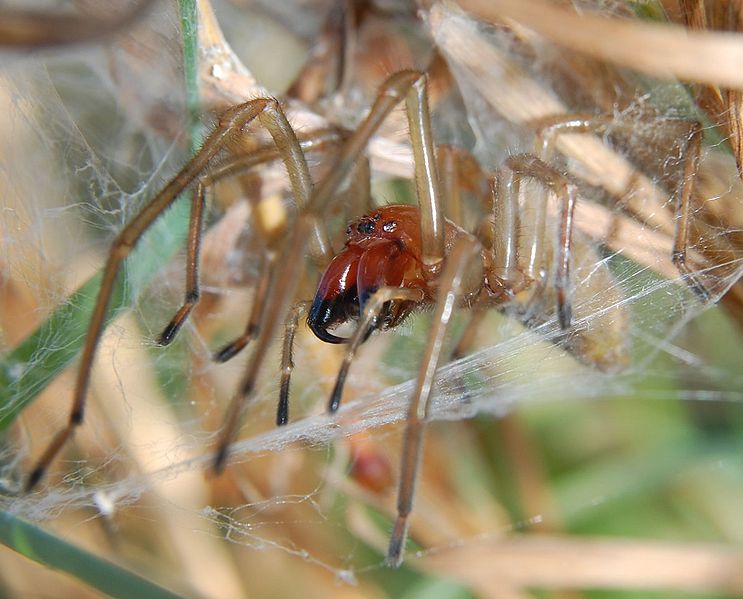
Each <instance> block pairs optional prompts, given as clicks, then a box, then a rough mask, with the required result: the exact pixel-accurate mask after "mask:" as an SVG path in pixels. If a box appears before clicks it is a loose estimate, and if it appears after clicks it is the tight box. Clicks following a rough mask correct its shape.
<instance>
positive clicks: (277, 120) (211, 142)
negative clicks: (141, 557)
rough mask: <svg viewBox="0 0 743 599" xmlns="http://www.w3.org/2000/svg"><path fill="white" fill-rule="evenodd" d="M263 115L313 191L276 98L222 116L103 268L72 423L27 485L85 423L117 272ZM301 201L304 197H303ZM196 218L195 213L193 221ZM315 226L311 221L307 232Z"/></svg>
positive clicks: (297, 183) (298, 177)
mask: <svg viewBox="0 0 743 599" xmlns="http://www.w3.org/2000/svg"><path fill="white" fill-rule="evenodd" d="M256 118H258V119H259V121H260V122H261V124H262V125H263V126H264V127H265V128H266V129H267V130H268V131H269V133H270V134H271V136H272V137H273V138H274V142H275V143H276V146H277V147H278V148H279V152H280V153H281V155H282V158H283V159H284V161H285V163H286V164H287V170H288V171H289V178H290V180H291V183H292V187H293V188H294V193H295V195H296V196H297V197H298V198H300V199H302V200H305V199H306V198H308V197H309V196H310V193H311V189H312V183H311V179H310V175H309V169H308V168H307V163H306V162H305V160H304V154H303V153H302V149H301V148H300V146H299V143H298V142H297V139H296V137H295V136H294V132H293V130H292V128H291V126H290V125H289V123H288V121H287V120H286V117H285V116H284V113H283V112H282V111H281V108H280V107H279V104H278V102H277V101H276V100H273V99H267V98H260V99H256V100H252V101H250V102H246V103H245V104H241V105H239V106H236V107H234V108H231V109H230V110H228V111H226V112H225V113H224V114H223V115H222V117H221V118H220V119H219V122H218V124H217V127H216V128H215V129H214V131H213V132H212V133H211V134H210V135H209V136H208V137H207V138H206V141H205V142H204V145H203V146H202V148H201V150H200V151H199V152H198V153H197V154H196V155H195V156H194V157H193V158H192V159H191V160H190V161H189V162H188V163H187V164H186V166H185V167H183V169H182V170H181V171H180V172H179V173H178V174H177V175H176V176H175V177H174V178H173V179H172V180H171V181H170V182H169V183H168V184H167V185H166V186H165V187H164V188H163V189H162V190H161V191H160V192H159V193H158V194H157V195H156V196H155V197H154V198H153V199H152V200H151V201H150V203H149V204H147V205H146V206H145V207H144V208H143V209H142V211H141V212H140V213H139V214H138V215H137V216H136V217H135V218H134V220H132V221H131V222H130V223H129V224H128V225H127V226H126V227H124V229H123V230H122V231H121V233H120V234H119V235H118V237H117V238H116V241H115V242H114V243H113V245H112V246H111V250H110V253H109V256H108V260H107V261H106V265H105V267H104V269H103V277H102V281H101V287H100V290H99V292H98V297H97V298H96V303H95V306H94V307H93V312H92V315H91V319H90V325H89V328H88V333H87V336H86V338H85V346H84V348H83V353H82V357H81V360H80V365H79V366H78V371H77V379H76V382H75V391H74V396H73V403H72V408H71V410H70V416H69V420H68V423H67V425H66V426H65V427H64V428H63V429H62V430H61V431H59V432H58V433H57V434H56V435H55V436H54V437H53V438H52V441H51V442H50V443H49V445H48V446H47V448H46V450H45V451H44V453H43V454H42V456H41V458H39V460H38V462H37V463H36V465H35V467H34V468H33V470H32V471H31V473H30V475H29V477H28V479H27V481H26V485H25V487H26V490H27V491H30V490H31V489H33V488H34V487H35V486H36V485H37V484H38V482H39V481H40V480H41V478H42V477H43V476H44V473H45V472H46V470H47V468H48V466H49V464H50V463H51V461H52V460H53V459H54V457H55V456H56V455H57V453H59V451H60V449H61V448H62V447H63V446H64V444H65V443H66V441H67V440H68V439H69V437H70V436H71V435H72V433H73V431H74V430H75V429H76V428H77V427H78V426H80V425H81V424H82V422H83V418H84V410H85V400H86V397H87V392H88V386H89V384H90V372H91V368H92V365H93V359H94V357H95V352H96V349H97V347H98V342H99V341H100V338H101V334H102V333H103V329H104V325H105V321H106V312H107V310H108V305H109V303H110V300H111V294H112V293H113V290H114V285H115V283H116V278H117V275H118V272H119V269H120V267H121V264H122V263H123V261H124V259H125V258H126V257H127V256H128V255H129V254H130V253H131V252H132V250H133V248H134V247H135V245H136V244H137V241H138V240H139V238H140V237H141V236H142V235H143V234H144V232H145V231H146V230H147V229H148V228H149V227H150V226H151V225H152V223H153V222H154V221H155V220H156V219H157V218H158V217H159V216H160V215H161V214H162V213H163V212H164V211H165V210H166V209H167V208H168V207H169V206H170V205H171V204H172V203H173V202H175V200H176V199H177V198H178V196H179V195H180V194H181V192H183V190H184V189H186V187H188V186H189V185H190V184H191V183H192V182H193V181H194V179H196V178H197V177H199V176H200V175H201V173H203V172H204V170H205V169H206V168H207V167H208V166H209V164H210V162H211V161H212V159H213V158H214V157H215V156H216V155H217V153H218V152H219V151H220V150H221V149H222V148H223V147H224V146H225V144H226V143H227V142H228V141H229V140H230V139H232V138H233V137H234V136H235V135H236V134H238V133H239V132H240V131H241V130H242V129H243V128H244V127H245V126H247V125H248V124H249V123H250V122H251V121H253V120H254V119H256ZM298 201H299V200H298ZM193 220H194V219H192V222H193ZM313 231H314V229H313V228H312V227H309V228H308V230H307V232H306V233H307V236H308V237H309V236H310V234H311V233H313Z"/></svg>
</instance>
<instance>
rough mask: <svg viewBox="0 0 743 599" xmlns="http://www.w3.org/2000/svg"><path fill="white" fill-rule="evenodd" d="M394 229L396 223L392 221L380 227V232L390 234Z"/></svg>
mask: <svg viewBox="0 0 743 599" xmlns="http://www.w3.org/2000/svg"><path fill="white" fill-rule="evenodd" d="M395 229H397V223H396V222H395V221H394V220H388V221H387V222H386V223H384V224H383V225H382V231H384V232H385V233H392V231H394V230H395Z"/></svg>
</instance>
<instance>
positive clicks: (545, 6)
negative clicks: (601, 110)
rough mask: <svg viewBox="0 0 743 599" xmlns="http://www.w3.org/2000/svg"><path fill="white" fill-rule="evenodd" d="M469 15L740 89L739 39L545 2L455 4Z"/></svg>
mask: <svg viewBox="0 0 743 599" xmlns="http://www.w3.org/2000/svg"><path fill="white" fill-rule="evenodd" d="M458 4H459V5H460V6H461V7H462V8H463V9H465V10H466V11H468V12H469V13H470V14H472V15H473V16H476V17H478V18H480V19H483V20H485V21H490V22H498V21H499V20H500V19H503V18H507V19H513V20H515V21H518V22H519V23H521V24H522V25H525V26H526V27H529V28H531V29H533V30H535V31H537V32H538V33H540V34H541V35H543V36H545V37H546V38H547V39H550V40H551V41H553V42H555V43H556V44H558V45H561V46H564V47H566V48H571V49H573V50H578V51H580V52H585V53H586V54H588V55H590V56H594V57H596V58H600V59H601V60H605V61H607V62H610V63H614V64H618V65H622V66H626V67H631V68H633V69H635V70H637V71H640V72H643V73H647V74H649V75H656V76H658V77H666V78H676V79H680V80H682V81H693V82H700V83H708V84H712V85H724V86H726V87H731V88H737V89H743V72H742V71H741V69H740V64H741V63H743V38H742V37H740V36H736V35H732V34H730V33H711V32H704V33H702V32H689V31H688V30H687V29H685V28H682V27H673V26H669V25H659V24H651V23H643V22H637V21H624V20H618V19H609V18H606V17H603V16H599V15H591V14H581V15H578V14H576V13H575V12H573V11H570V10H567V9H563V8H558V7H556V6H555V5H554V4H553V3H551V2H545V1H544V0H530V1H529V2H521V1H520V0H487V1H485V0H459V1H458Z"/></svg>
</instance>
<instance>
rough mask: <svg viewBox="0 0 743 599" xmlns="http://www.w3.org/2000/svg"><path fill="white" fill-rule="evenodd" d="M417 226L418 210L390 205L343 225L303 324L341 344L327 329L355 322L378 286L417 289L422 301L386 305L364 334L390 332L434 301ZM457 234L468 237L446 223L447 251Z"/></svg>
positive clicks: (419, 230)
mask: <svg viewBox="0 0 743 599" xmlns="http://www.w3.org/2000/svg"><path fill="white" fill-rule="evenodd" d="M420 221H421V216H420V209H419V208H418V207H417V206H407V205H395V206H385V207H382V208H379V209H377V210H374V211H373V212H370V213H369V214H366V215H364V216H362V217H361V218H359V219H358V220H356V221H354V222H353V223H351V224H350V225H349V226H348V228H347V229H346V245H345V247H344V248H343V250H341V252H339V253H338V254H337V255H336V256H335V257H334V258H333V260H332V261H331V262H330V264H329V265H328V266H327V268H326V269H325V272H324V273H323V276H322V279H321V280H320V284H319V285H318V287H317V293H316V294H315V298H314V300H313V302H312V306H311V308H310V311H309V314H308V315H307V324H308V326H309V327H310V329H311V330H312V332H313V333H314V334H315V335H316V336H317V337H318V338H319V339H321V340H322V341H325V342H327V343H346V342H347V341H348V338H345V337H338V336H336V335H334V334H333V333H331V332H329V329H332V328H334V327H336V326H338V325H341V324H343V323H345V322H348V321H351V320H358V318H359V316H360V315H361V314H362V313H363V311H364V306H365V305H366V302H367V301H368V299H369V298H370V297H371V296H372V295H373V294H374V292H376V291H377V290H378V289H379V288H381V287H403V288H407V289H419V290H421V291H422V293H423V300H422V301H421V302H413V301H407V300H391V301H389V302H386V303H385V304H384V307H383V309H382V312H381V314H380V315H379V317H378V318H376V319H375V323H374V327H373V328H372V329H370V330H369V331H368V333H371V330H373V329H379V330H386V329H390V328H392V327H395V326H396V325H398V324H400V323H401V322H402V321H403V320H404V319H405V318H406V317H407V316H409V315H410V313H411V312H413V311H414V310H415V309H416V308H418V307H420V306H423V305H426V304H431V303H433V302H434V301H435V288H434V287H433V281H432V279H431V276H430V274H429V273H430V269H429V268H427V267H426V266H425V265H424V264H423V261H422V258H421V225H420ZM461 235H467V233H466V232H465V231H463V230H462V229H461V228H459V227H458V226H457V225H455V224H454V223H452V222H449V221H445V225H444V244H445V246H446V247H448V246H451V245H453V244H454V242H455V241H456V239H457V238H458V237H459V236H461ZM472 291H473V292H475V291H476V289H473V290H472ZM368 333H367V336H368Z"/></svg>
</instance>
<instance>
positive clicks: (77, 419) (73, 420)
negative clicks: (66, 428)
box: [70, 410, 85, 426]
mask: <svg viewBox="0 0 743 599" xmlns="http://www.w3.org/2000/svg"><path fill="white" fill-rule="evenodd" d="M84 416H85V414H84V412H83V410H75V411H74V412H72V414H70V425H72V426H80V425H81V424H82V423H83V418H84Z"/></svg>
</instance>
